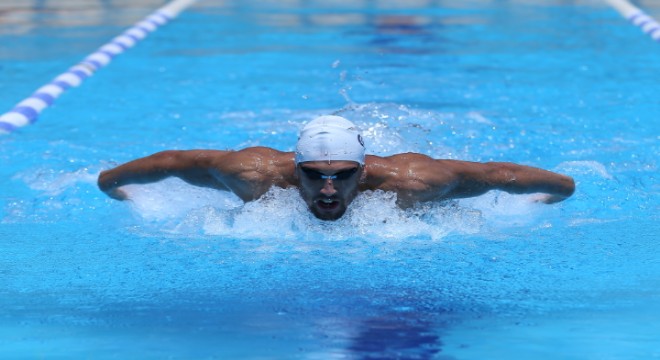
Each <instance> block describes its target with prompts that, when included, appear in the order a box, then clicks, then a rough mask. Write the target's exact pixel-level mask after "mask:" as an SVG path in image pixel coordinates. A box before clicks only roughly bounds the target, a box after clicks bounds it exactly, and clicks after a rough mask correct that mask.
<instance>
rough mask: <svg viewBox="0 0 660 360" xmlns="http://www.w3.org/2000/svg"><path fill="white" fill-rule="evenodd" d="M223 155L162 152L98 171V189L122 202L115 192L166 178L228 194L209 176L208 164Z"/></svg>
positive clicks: (221, 152) (212, 151) (211, 151)
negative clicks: (126, 186)
mask: <svg viewBox="0 0 660 360" xmlns="http://www.w3.org/2000/svg"><path fill="white" fill-rule="evenodd" d="M228 153H229V152H227V151H215V150H189V151H175V150H169V151H163V152H159V153H156V154H153V155H150V156H147V157H144V158H140V159H137V160H133V161H130V162H128V163H126V164H123V165H120V166H118V167H116V168H114V169H110V170H106V171H102V172H101V174H100V175H99V179H98V186H99V188H100V189H101V190H102V191H103V192H105V193H106V194H108V196H110V197H112V198H114V199H117V200H125V199H126V198H127V196H126V193H125V192H124V191H122V190H121V189H119V188H120V187H121V186H123V185H128V184H146V183H151V182H156V181H159V180H162V179H164V178H167V177H170V176H176V177H179V178H181V179H183V180H184V181H186V182H188V183H190V184H193V185H197V186H204V187H210V188H215V189H221V190H228V189H227V188H226V186H225V185H224V184H223V183H222V182H220V181H219V180H218V179H217V178H216V177H215V176H213V174H212V173H211V170H212V164H213V163H214V162H217V160H218V159H221V158H222V157H224V156H226V154H228Z"/></svg>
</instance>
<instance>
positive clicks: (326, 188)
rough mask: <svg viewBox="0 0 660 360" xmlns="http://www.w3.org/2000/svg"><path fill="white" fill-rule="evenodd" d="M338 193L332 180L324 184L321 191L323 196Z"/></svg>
mask: <svg viewBox="0 0 660 360" xmlns="http://www.w3.org/2000/svg"><path fill="white" fill-rule="evenodd" d="M336 193H337V189H335V185H334V184H333V183H332V179H326V180H325V183H324V184H323V188H322V189H321V194H323V195H325V196H332V195H334V194H336Z"/></svg>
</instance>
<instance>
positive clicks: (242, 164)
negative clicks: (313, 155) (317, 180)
mask: <svg viewBox="0 0 660 360" xmlns="http://www.w3.org/2000/svg"><path fill="white" fill-rule="evenodd" d="M210 167H212V168H214V169H216V170H217V171H219V172H220V173H222V174H225V175H230V176H236V177H237V178H240V179H243V180H246V181H262V182H271V183H274V184H280V183H282V184H286V183H289V182H291V181H292V180H291V179H292V178H293V175H294V172H295V162H294V154H293V152H284V151H279V150H275V149H273V148H268V147H261V146H257V147H249V148H245V149H242V150H236V151H229V152H225V153H223V154H218V156H217V157H216V158H215V159H214V160H213V164H212V165H211V166H210Z"/></svg>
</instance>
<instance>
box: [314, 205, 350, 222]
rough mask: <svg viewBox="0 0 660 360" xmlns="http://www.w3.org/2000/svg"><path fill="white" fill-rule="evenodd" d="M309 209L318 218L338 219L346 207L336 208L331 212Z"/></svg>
mask: <svg viewBox="0 0 660 360" xmlns="http://www.w3.org/2000/svg"><path fill="white" fill-rule="evenodd" d="M310 210H311V212H312V214H314V216H316V217H317V218H318V219H321V220H329V221H335V220H338V219H339V218H341V217H342V216H343V215H344V213H345V212H346V208H343V209H338V210H337V211H333V212H327V211H321V210H319V209H316V208H310Z"/></svg>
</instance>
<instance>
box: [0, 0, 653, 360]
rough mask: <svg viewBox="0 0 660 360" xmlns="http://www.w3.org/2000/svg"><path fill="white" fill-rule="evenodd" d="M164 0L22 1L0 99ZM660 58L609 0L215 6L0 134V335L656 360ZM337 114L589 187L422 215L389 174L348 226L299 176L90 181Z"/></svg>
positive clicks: (314, 351) (192, 352) (63, 344)
mask: <svg viewBox="0 0 660 360" xmlns="http://www.w3.org/2000/svg"><path fill="white" fill-rule="evenodd" d="M5 4H6V5H5ZM162 4H163V2H160V1H140V2H137V1H133V2H130V3H128V2H122V1H97V2H93V3H87V4H84V5H82V4H79V3H77V2H74V1H64V2H63V1H58V2H57V5H56V4H55V2H48V1H34V2H23V1H21V2H18V1H15V2H14V3H12V2H11V1H9V2H3V5H0V6H2V7H0V9H1V10H3V12H0V16H2V17H1V18H0V19H2V22H1V23H0V71H1V72H2V74H3V76H2V81H0V93H1V94H2V95H3V96H2V97H0V109H6V110H8V109H10V108H11V107H12V106H13V105H14V104H15V103H16V102H18V101H20V100H22V99H23V98H24V97H25V96H28V95H29V94H30V93H31V92H32V91H34V90H35V89H36V88H38V87H39V86H41V85H42V84H43V83H45V82H47V81H49V80H50V79H51V78H52V77H54V76H55V75H57V74H59V73H60V72H62V71H64V70H65V69H67V68H68V67H69V66H71V65H72V64H74V63H76V62H78V61H80V59H81V58H82V57H84V56H85V55H87V54H88V53H90V52H91V51H93V50H95V49H96V48H97V47H98V46H99V45H101V44H103V43H105V42H106V41H108V40H109V39H110V38H112V37H113V36H115V35H117V34H118V33H120V32H121V31H123V30H124V29H125V28H126V27H127V26H130V25H131V24H132V23H133V22H135V21H138V20H140V19H141V18H142V17H143V16H146V15H147V14H148V13H149V12H150V11H152V10H153V9H154V8H155V7H157V6H160V5H162ZM639 4H640V6H643V7H644V8H645V10H647V11H648V12H649V14H651V15H654V16H655V17H656V18H658V17H660V2H657V1H644V2H639ZM659 57H660V45H659V44H657V43H655V42H654V41H652V40H651V39H650V38H648V37H647V36H645V35H644V34H642V33H641V32H640V31H639V29H637V28H635V27H633V26H631V25H630V24H629V23H627V22H626V21H625V20H623V19H621V17H620V16H619V15H618V14H617V13H616V12H614V11H613V10H612V9H610V8H608V7H607V6H605V5H604V4H602V3H600V2H597V1H581V2H580V1H578V2H569V3H567V2H563V1H547V2H543V3H537V2H525V1H504V2H490V1H436V2H426V1H406V2H391V1H382V2H378V1H351V2H344V1H329V0H328V1H320V0H319V1H315V2H310V3H303V2H295V1H292V2H264V1H261V2H258V1H248V2H242V1H241V2H239V1H223V2H216V1H200V2H199V3H198V4H196V5H195V6H193V7H192V8H190V9H188V10H187V11H186V12H185V13H183V14H182V15H181V16H180V17H179V18H178V19H177V20H176V21H174V22H172V23H170V24H168V25H167V26H165V27H163V28H162V29H159V30H158V31H157V32H155V33H153V34H151V35H150V36H149V38H148V39H146V40H144V41H143V42H142V43H140V44H139V45H138V46H136V47H135V48H133V49H131V50H130V51H128V52H127V53H125V54H123V55H122V56H120V57H117V58H116V59H115V60H114V61H113V63H112V64H111V65H110V66H108V67H107V68H105V69H103V70H101V71H99V72H98V73H97V74H96V75H94V76H93V77H91V78H89V79H88V80H86V82H85V83H84V84H83V85H82V86H81V87H80V88H76V89H72V90H70V91H69V92H68V93H66V94H64V95H63V96H62V97H61V98H59V99H58V100H57V102H56V103H55V105H54V106H53V107H51V108H49V109H47V110H45V111H44V112H43V114H42V115H41V116H40V118H39V121H38V122H37V123H36V124H34V125H32V126H29V127H25V128H22V129H20V130H19V131H17V132H15V133H13V134H11V135H8V136H2V137H0V148H1V149H2V151H0V161H2V164H3V166H2V167H0V174H1V175H2V176H0V189H2V190H1V192H0V195H1V196H0V219H1V220H0V221H1V223H0V239H1V240H0V243H1V244H2V249H3V251H2V252H1V253H0V254H1V255H0V273H1V274H2V283H1V284H2V286H0V304H1V305H2V307H1V308H2V311H0V321H1V327H0V329H1V330H0V331H1V333H0V334H1V335H0V355H1V356H2V357H7V358H34V357H62V358H77V357H92V358H127V357H140V358H164V357H170V358H212V357H217V358H305V359H315V358H319V359H327V358H349V359H353V358H358V359H360V358H364V359H367V358H409V359H427V358H438V359H448V358H457V359H481V358H513V357H515V358H548V359H556V358H567V359H569V358H575V359H584V358H598V359H602V358H613V359H614V358H616V359H623V358H630V359H632V358H653V357H660V340H659V339H658V337H657V334H658V333H660V325H658V324H659V323H660V322H659V320H660V315H659V314H660V307H659V306H658V303H659V302H658V300H660V296H659V295H660V293H659V285H660V260H659V258H658V256H657V254H658V252H659V251H660V245H659V244H658V241H657V240H658V234H659V230H660V229H659V226H658V213H659V212H658V210H659V209H658V207H659V206H658V204H659V201H658V200H659V196H658V193H659V191H660V188H659V185H658V175H657V174H658V160H657V159H658V157H659V156H658V155H659V149H658V143H659V140H660V138H659V135H660V131H659V130H660V126H659V122H658V119H657V114H658V113H659V110H660V103H659V102H658V100H657V94H656V89H657V87H656V85H655V81H654V80H655V79H656V78H657V74H658V73H660V65H658V64H660V62H659V61H658V60H659ZM330 112H339V113H340V114H342V115H343V116H346V117H348V118H351V119H352V120H354V121H355V122H356V123H358V124H359V125H360V126H361V127H362V128H363V130H364V132H365V138H366V140H367V148H368V149H369V151H370V152H372V153H377V154H391V153H395V152H402V151H417V152H422V153H426V154H429V155H432V156H436V157H447V158H458V159H466V160H475V161H490V160H495V161H515V162H518V163H522V164H529V165H534V166H539V167H543V168H548V169H551V170H555V171H559V172H564V173H567V174H569V175H571V176H573V177H574V178H575V179H576V182H577V191H576V194H575V195H574V197H572V198H571V199H569V200H567V201H566V202H563V203H560V204H556V205H552V206H541V205H537V204H533V203H531V202H530V197H528V196H511V195H506V194H501V193H489V194H487V195H484V196H482V197H479V198H475V199H470V200H461V201H458V202H454V203H449V204H442V205H433V206H427V207H422V208H419V209H415V210H411V211H401V210H398V209H397V208H396V207H395V206H394V205H393V199H392V198H391V197H390V196H388V195H387V194H382V193H372V194H365V195H364V196H361V197H360V198H358V199H357V200H356V203H355V204H354V206H353V207H352V208H351V209H350V211H349V213H348V214H347V216H346V217H345V218H342V219H341V220H340V221H338V222H337V223H332V224H327V223H323V222H320V221H318V220H316V219H315V218H313V217H312V216H311V215H309V214H307V213H306V211H305V210H304V205H302V204H301V201H300V200H299V198H298V197H297V195H296V193H295V191H289V190H275V191H273V192H272V193H271V194H269V196H267V197H265V198H264V199H262V200H259V201H256V202H252V203H249V204H245V205H243V204H241V203H240V202H239V201H238V200H237V199H236V198H235V197H233V196H231V195H228V194H223V193H217V192H212V191H207V190H201V189H196V188H193V187H190V186H187V185H185V184H183V183H182V182H180V181H178V180H174V179H172V180H167V181H165V182H162V183H158V184H154V185H150V186H142V187H137V186H133V187H131V188H130V189H129V191H130V192H131V194H132V195H133V198H134V201H133V202H132V203H119V202H116V201H112V200H109V199H107V198H106V197H105V195H104V194H102V193H101V192H100V191H98V190H97V188H96V186H95V181H96V176H97V174H98V172H99V171H100V170H102V169H106V168H109V167H111V166H112V165H113V164H116V163H121V162H125V161H127V160H130V159H133V158H135V157H138V156H143V155H147V154H150V153H153V152H156V151H160V150H163V149H191V148H218V149H236V148H241V147H245V146H251V145H265V146H272V147H275V148H279V149H282V150H291V149H292V147H293V145H294V142H295V136H296V133H297V131H298V129H299V128H300V126H301V124H302V122H304V121H308V120H309V119H310V118H311V117H314V116H316V115H319V114H323V113H330Z"/></svg>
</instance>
